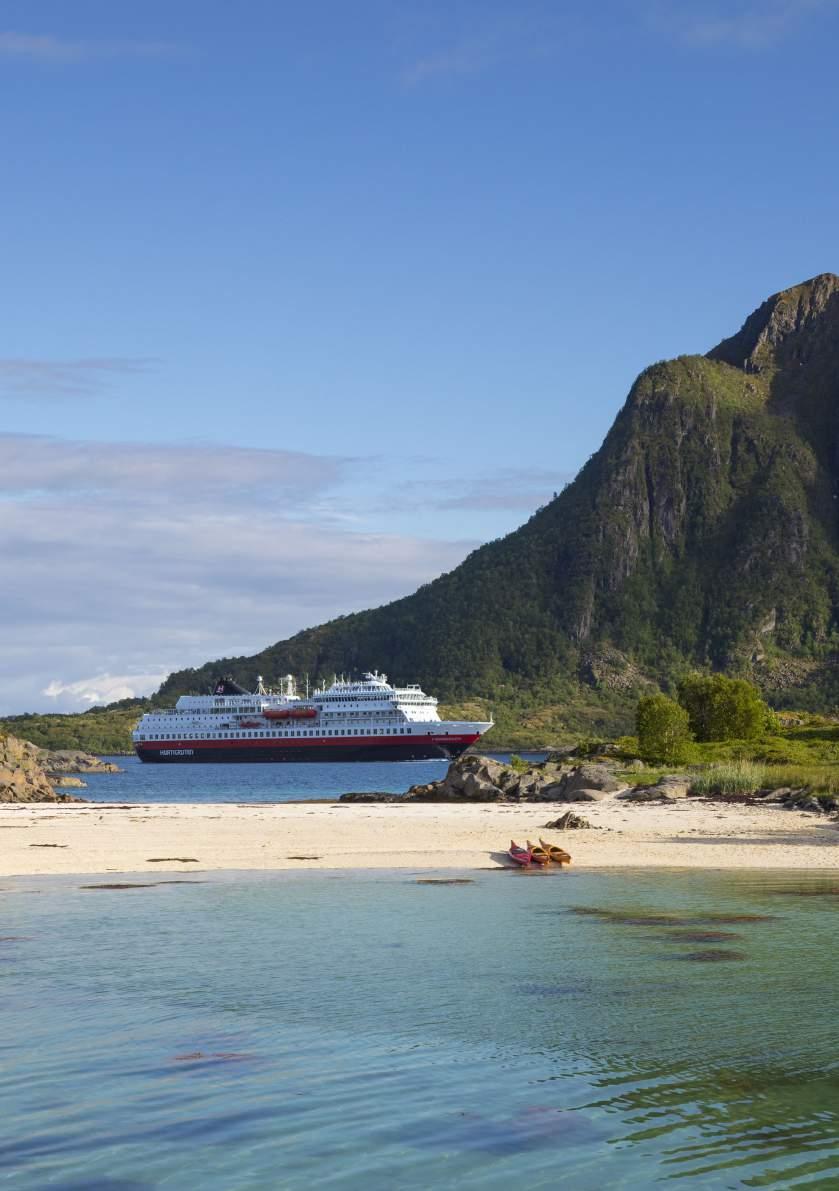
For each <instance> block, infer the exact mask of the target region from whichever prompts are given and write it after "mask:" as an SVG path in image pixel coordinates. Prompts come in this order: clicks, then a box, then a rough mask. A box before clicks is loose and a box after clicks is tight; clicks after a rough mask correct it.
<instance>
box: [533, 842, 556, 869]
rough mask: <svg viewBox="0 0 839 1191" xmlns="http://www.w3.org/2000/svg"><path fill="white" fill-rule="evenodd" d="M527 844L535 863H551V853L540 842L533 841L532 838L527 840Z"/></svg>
mask: <svg viewBox="0 0 839 1191" xmlns="http://www.w3.org/2000/svg"><path fill="white" fill-rule="evenodd" d="M527 846H528V848H529V849H530V858H531V860H532V861H533V863H534V864H541V865H545V864H550V862H551V857H550V853H549V852H546V851H545V849H544V848H540V846H539V845H538V844H534V843H531V841H530V840H528V841H527Z"/></svg>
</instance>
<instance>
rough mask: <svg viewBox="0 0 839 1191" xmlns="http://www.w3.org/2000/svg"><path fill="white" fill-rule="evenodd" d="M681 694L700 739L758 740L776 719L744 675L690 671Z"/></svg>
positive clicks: (692, 726)
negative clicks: (695, 672) (732, 676)
mask: <svg viewBox="0 0 839 1191" xmlns="http://www.w3.org/2000/svg"><path fill="white" fill-rule="evenodd" d="M678 694H679V703H680V704H681V706H682V707H683V708H684V709H685V711H686V712H687V714H688V720H689V723H690V728H691V731H692V732H693V734H694V736H695V738H696V739H697V740H699V741H709V740H759V739H760V737H762V736H765V735H766V732H767V729H768V728H769V727H770V725H773V724H774V722H776V721H774V716H773V713H772V712H770V710H769V708H768V707H767V705H766V704H765V703H764V701H763V699H761V697H760V693H759V691H758V689H757V687H756V686H753V685H752V683H750V682H746V680H745V679H744V678H726V676H725V675H724V674H689V675H688V676H687V677H686V678H683V679H682V681H681V682H680V683H679V688H678ZM770 717H771V718H770Z"/></svg>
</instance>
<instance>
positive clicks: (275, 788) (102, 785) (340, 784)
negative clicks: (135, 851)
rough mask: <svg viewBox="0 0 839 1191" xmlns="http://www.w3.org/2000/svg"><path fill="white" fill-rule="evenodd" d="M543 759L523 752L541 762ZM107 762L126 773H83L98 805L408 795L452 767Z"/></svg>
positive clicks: (125, 759)
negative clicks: (410, 789) (353, 794)
mask: <svg viewBox="0 0 839 1191" xmlns="http://www.w3.org/2000/svg"><path fill="white" fill-rule="evenodd" d="M495 755H496V756H499V757H504V758H506V757H507V756H509V754H507V753H504V754H502V753H498V754H495ZM544 755H545V754H544V753H527V754H525V756H527V757H530V758H533V759H539V760H541V759H542V758H543V757H544ZM105 759H106V760H107V761H113V762H115V763H116V764H117V765H119V767H120V769H121V770H122V773H101V774H96V773H93V774H87V775H85V779H84V780H85V781H86V782H87V785H88V788H87V790H86V791H85V792H83V793H84V797H85V798H89V799H91V800H92V801H94V802H242V801H244V800H247V801H248V802H291V801H294V800H296V799H314V798H338V797H340V795H341V794H345V793H347V792H348V791H351V790H355V791H357V792H364V793H373V792H378V793H383V794H404V793H405V791H406V790H407V789H408V787H409V786H416V785H420V784H421V783H424V782H435V781H438V780H439V779H440V778H442V777H443V776H444V775H445V773H446V770H447V769H448V762H446V761H369V762H365V761H354V762H346V761H344V762H337V761H332V762H327V763H323V764H320V763H318V762H300V763H294V762H286V763H283V764H277V765H271V764H267V765H247V764H244V765H213V764H198V765H192V764H190V765H144V764H143V763H142V761H139V760H138V759H137V757H133V756H132V757H106V758H105ZM243 791H246V792H247V793H245V794H243Z"/></svg>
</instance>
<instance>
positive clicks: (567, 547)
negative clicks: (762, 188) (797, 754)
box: [159, 274, 839, 728]
mask: <svg viewBox="0 0 839 1191" xmlns="http://www.w3.org/2000/svg"><path fill="white" fill-rule="evenodd" d="M837 497H839V277H836V276H834V275H833V274H822V275H820V276H818V277H815V278H813V279H812V280H811V281H807V282H805V283H803V284H802V285H798V286H795V287H794V288H792V289H788V290H784V291H782V292H781V293H778V294H775V295H774V296H773V297H771V298H769V299H768V300H767V301H766V302H764V303H763V305H762V306H760V308H759V309H758V310H756V311H755V312H754V314H752V315H751V316H750V317H749V318H748V319H747V320H746V322H745V323H744V325H743V327H742V328H741V330H740V331H739V332H738V333H737V334H736V335H733V336H732V337H731V338H730V339H726V340H724V341H723V342H722V343H720V344H719V345H718V346H717V347H715V348H714V349H713V350H712V351H710V352H709V353H708V354H707V355H704V356H703V355H699V356H680V357H679V358H678V359H675V360H668V361H664V362H661V363H658V364H654V365H652V366H651V367H649V368H647V369H646V370H645V371H644V372H642V373H641V375H640V376H639V377H638V379H637V380H636V382H635V384H634V385H633V386H632V389H631V391H630V393H629V396H628V398H627V400H626V403H625V404H624V406H623V408H622V409H621V411H620V413H619V414H618V415H617V417H616V419H615V422H614V424H613V426H612V428H611V430H610V431H609V433H608V434H607V436H606V439H605V440H604V442H603V445H602V446H601V447H600V450H599V451H597V453H596V454H595V455H593V456H592V458H591V459H589V461H588V463H586V465H585V466H584V467H583V469H582V471H581V472H580V473H579V475H578V476H577V478H576V479H575V481H574V482H573V483H572V484H570V485H569V486H568V487H567V488H566V489H565V490H564V491H563V492H562V493H561V494H560V495H559V496H558V497H556V498H555V499H554V500H553V501H552V502H551V503H550V504H548V505H547V506H546V507H544V508H542V509H540V510H539V511H538V512H537V513H536V514H534V516H533V517H531V518H530V520H529V521H528V522H527V523H526V524H525V525H523V526H522V527H521V528H520V529H518V530H516V531H515V532H514V533H511V534H509V535H508V536H507V537H505V538H502V539H500V540H498V541H494V542H490V543H489V544H487V545H485V546H482V547H481V548H480V549H478V550H476V551H475V552H474V553H473V554H471V555H470V556H469V557H468V558H467V559H466V560H465V561H464V562H463V563H462V564H461V565H460V566H459V567H457V568H456V569H455V570H453V571H451V572H450V573H449V574H446V575H442V576H441V577H440V578H439V579H436V580H435V581H434V582H433V583H429V584H427V585H426V586H424V587H422V588H420V589H419V591H417V592H415V593H414V594H413V595H411V596H408V597H406V598H404V599H401V600H397V601H395V602H394V603H392V604H388V605H386V606H385V607H382V608H376V609H373V610H370V611H366V612H360V613H355V614H353V615H350V616H343V617H339V618H338V619H337V620H333V621H330V622H329V623H328V624H323V625H320V626H318V627H316V628H311V629H307V630H305V631H304V632H301V633H298V634H296V635H295V636H294V637H291V638H290V639H289V640H287V641H282V642H279V643H278V644H276V645H272V646H270V647H269V648H268V649H265V650H263V651H262V652H261V653H259V654H256V655H255V656H253V657H248V658H228V659H223V660H221V661H219V662H214V663H210V664H208V665H206V666H203V667H202V668H201V669H199V670H184V671H180V672H178V673H176V674H173V675H171V676H170V677H169V678H168V679H167V681H166V682H165V683H164V684H163V686H162V688H161V690H160V692H159V696H160V697H163V698H166V697H171V696H173V695H176V694H180V693H183V692H185V691H187V690H195V689H204V688H206V687H207V685H208V684H209V682H210V680H211V678H212V676H213V675H215V674H217V673H218V672H219V670H225V671H229V672H231V673H232V674H233V675H234V676H235V677H236V678H237V679H238V680H239V681H241V682H244V683H247V684H250V683H252V682H253V681H254V680H255V678H256V675H257V674H258V673H262V674H264V675H266V677H270V678H274V677H276V676H277V675H279V674H282V673H286V672H291V673H296V674H302V673H304V672H308V674H309V675H310V676H312V677H316V676H331V675H332V674H333V672H338V673H340V672H350V671H357V670H360V669H366V668H369V667H372V666H375V667H378V668H380V669H384V670H386V671H387V672H388V673H389V674H391V675H392V676H393V677H394V678H397V679H399V680H405V681H420V682H421V683H422V684H423V685H424V686H425V687H426V688H428V689H430V690H432V691H434V692H435V693H437V694H438V695H439V696H441V697H442V698H444V699H446V700H448V701H452V700H463V699H467V698H473V699H474V698H476V697H477V698H483V699H493V700H495V701H496V702H497V703H498V704H499V705H503V706H511V705H513V704H516V703H517V704H518V705H519V706H521V707H525V706H527V707H531V708H533V707H536V706H537V705H540V704H550V705H552V706H554V707H555V708H557V709H559V710H558V711H557V715H556V716H555V717H554V720H553V721H552V723H553V725H554V727H556V726H562V725H563V724H564V725H565V726H567V727H577V728H580V727H584V726H585V725H586V724H589V725H595V726H606V725H611V726H616V725H620V724H622V723H625V722H626V721H627V711H628V708H629V707H630V705H631V702H632V696H633V695H634V693H635V692H637V690H638V689H640V688H642V687H643V686H644V685H645V684H646V683H650V682H652V683H657V684H661V685H664V686H667V685H668V684H669V683H672V682H673V681H674V680H675V679H676V678H677V677H678V675H679V674H680V673H683V672H684V671H685V669H686V668H688V667H695V666H702V667H711V668H718V669H725V670H728V671H736V672H740V673H745V674H747V675H750V676H752V677H755V678H757V679H758V680H759V681H760V682H761V685H762V686H763V687H764V688H765V689H766V690H767V693H768V694H769V695H770V697H771V698H773V699H774V701H775V702H776V703H779V704H784V703H785V702H786V703H796V704H798V705H805V706H812V707H815V708H818V707H823V706H826V705H828V704H830V703H831V702H832V701H834V700H835V699H836V698H837V697H839V667H837V666H836V657H837V656H839V501H837ZM834 672H835V673H834Z"/></svg>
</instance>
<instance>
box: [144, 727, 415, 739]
mask: <svg viewBox="0 0 839 1191" xmlns="http://www.w3.org/2000/svg"><path fill="white" fill-rule="evenodd" d="M400 732H401V733H402V734H403V735H404V734H406V733H407V734H408V735H410V734H411V732H413V728H396V729H394V730H393V731H389V730H387V729H385V728H346V729H344V730H341V731H339V730H338V729H336V730H335V731H334V732H332V731H324V732H315V731H300V732H219V734H218V736H219V739H221V740H240V739H243V738H244V739H250V738H251V737H257V738H259V737H265V736H270V737H280V738H282V737H284V736H394V735H396V734H398V733H400ZM137 739H138V740H201V739H203V734H202V733H198V732H182V733H181V734H180V735H179V736H171V735H166V736H158V735H154V736H145V735H142V734H138V736H137Z"/></svg>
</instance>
